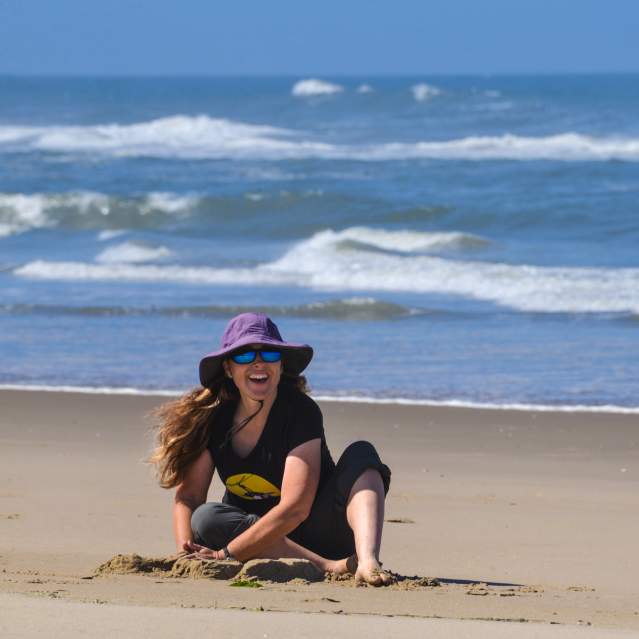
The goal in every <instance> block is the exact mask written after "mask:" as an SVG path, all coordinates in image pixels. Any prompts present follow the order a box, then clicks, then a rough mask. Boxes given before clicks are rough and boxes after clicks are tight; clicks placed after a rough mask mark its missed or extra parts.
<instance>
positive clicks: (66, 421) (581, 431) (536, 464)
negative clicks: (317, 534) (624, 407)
mask: <svg viewBox="0 0 639 639" xmlns="http://www.w3.org/2000/svg"><path fill="white" fill-rule="evenodd" d="M162 401H165V398H157V397H135V396H114V395H111V396H107V395H91V394H75V393H47V392H30V391H0V407H1V409H0V608H1V609H2V610H3V611H6V614H2V615H0V635H2V636H3V637H4V636H7V637H9V636H15V637H30V636H36V635H37V634H38V633H40V634H42V632H46V629H47V628H48V624H50V623H51V616H50V615H52V614H55V619H56V620H57V621H56V623H60V624H67V625H66V626H65V628H66V634H67V636H76V635H80V634H81V628H82V627H83V624H84V625H85V626H91V627H92V628H94V627H96V625H100V627H102V628H103V630H102V631H101V632H102V633H103V635H104V636H106V635H107V633H112V632H113V631H115V630H116V629H117V628H119V629H121V630H123V631H125V632H127V633H128V635H129V636H148V633H147V632H146V631H145V628H146V629H148V627H150V625H153V624H155V625H157V624H161V626H162V630H161V631H158V632H157V633H156V636H158V637H160V636H172V635H171V629H174V631H175V632H177V631H178V629H179V628H182V629H183V628H184V627H185V626H186V625H189V624H192V627H193V628H197V627H200V625H199V624H203V625H202V627H210V628H211V629H215V628H216V627H220V626H218V625H216V624H223V623H225V622H224V620H225V619H231V618H232V619H237V621H234V622H233V624H234V627H235V626H237V628H238V629H242V636H243V637H245V636H260V637H262V636H263V635H264V633H266V632H267V628H271V629H272V631H273V632H276V631H277V628H278V627H279V626H278V624H283V626H282V627H284V628H285V627H287V625H288V624H295V626H296V628H299V631H298V630H296V635H297V636H309V637H311V636H324V635H325V634H326V630H327V629H328V628H334V629H335V632H336V633H343V635H344V636H346V635H347V634H350V635H352V634H353V632H357V631H359V632H360V634H367V635H368V636H381V634H379V635H378V634H375V633H376V632H378V631H379V632H381V631H382V630H383V629H386V630H384V632H385V634H388V633H389V632H397V633H401V634H402V636H418V635H419V636H423V635H424V634H426V633H429V634H430V636H435V637H436V636H440V635H439V634H437V633H440V632H441V633H442V634H441V636H448V637H451V636H452V637H455V636H460V637H462V636H491V637H499V636H502V635H501V634H499V633H500V632H502V631H501V628H504V629H505V630H504V631H503V632H504V634H503V636H506V632H507V633H508V636H515V637H529V636H530V637H532V636H539V637H546V636H548V637H553V636H557V637H562V636H566V637H567V636H581V635H582V634H583V635H584V636H595V634H594V633H593V629H597V634H596V636H597V637H604V636H606V637H607V636H620V637H621V636H637V635H638V634H639V581H638V580H637V574H639V554H638V553H637V552H636V547H637V542H636V540H637V539H639V490H638V489H639V417H638V416H637V415H618V414H604V413H601V414H597V413H551V412H538V413H535V412H526V411H499V410H479V409H463V408H440V407H423V406H392V405H371V404H355V403H345V402H343V403H342V402H322V403H321V406H322V410H323V412H324V417H325V428H326V433H327V439H328V443H329V447H330V449H331V451H332V453H333V456H334V457H338V456H339V454H340V452H341V450H342V449H343V448H344V447H345V446H346V445H347V444H348V443H349V442H351V441H354V440H356V439H360V438H366V439H369V440H370V441H372V442H373V443H374V444H375V445H376V446H377V447H378V450H379V451H380V452H381V454H382V457H383V459H384V461H385V462H386V463H387V464H389V466H391V468H392V470H393V480H392V486H391V491H390V493H389V497H388V500H387V512H386V519H387V524H386V526H385V531H384V542H383V549H382V560H383V561H384V567H385V568H388V569H390V570H392V571H394V572H396V573H397V574H398V575H400V576H401V577H411V578H413V581H410V584H411V585H410V587H408V585H407V584H409V581H405V582H404V585H405V586H406V587H400V585H401V584H400V585H398V586H397V587H393V588H386V589H374V588H369V587H356V586H355V584H354V583H352V581H348V580H346V581H324V580H322V581H313V580H310V579H306V578H304V574H302V576H297V577H291V579H289V580H288V581H280V582H276V581H270V579H269V578H268V576H269V574H276V573H277V571H276V572H275V573H273V570H274V568H273V567H272V566H271V567H270V568H269V567H267V568H263V567H262V568H260V570H262V572H261V573H259V574H260V575H261V576H260V577H259V578H256V577H255V576H252V577H250V578H249V581H250V580H253V581H256V582H258V583H259V587H247V586H240V587H232V586H231V583H233V579H232V578H231V577H229V578H213V577H212V576H211V575H210V574H209V575H208V576H207V575H204V576H202V575H199V578H197V577H198V575H191V574H186V573H187V572H188V571H186V572H185V571H183V572H182V574H178V575H175V574H169V572H166V574H165V573H163V572H161V571H160V572H152V571H151V572H149V571H144V570H132V571H129V572H127V573H126V574H122V571H120V572H117V571H110V572H109V571H106V572H103V573H102V574H97V573H96V570H97V568H98V567H99V566H100V565H102V564H104V563H105V562H107V561H109V560H110V559H111V558H112V557H114V556H116V555H118V554H122V555H128V556H130V555H132V554H137V555H139V556H140V557H141V558H143V560H145V559H147V558H154V557H155V558H166V557H170V555H171V554H172V553H173V552H174V542H173V538H172V533H171V523H170V515H171V503H172V493H171V492H170V491H165V490H162V489H160V488H159V487H157V485H156V483H155V481H154V478H153V475H152V471H151V469H150V468H149V467H148V466H146V465H145V464H144V463H143V461H142V460H143V459H144V458H145V457H146V455H147V454H148V452H149V450H150V448H151V437H150V434H149V431H148V428H149V422H148V421H147V420H145V415H146V414H147V413H148V411H149V410H150V409H151V408H153V407H154V406H156V405H157V404H158V403H161V402H162ZM220 488H221V487H220V485H219V479H217V477H216V478H214V481H213V484H212V489H211V491H210V493H209V499H218V498H220V496H221V490H220ZM269 571H271V573H269ZM196 572H197V571H196ZM264 575H266V577H264ZM307 576H308V575H307ZM426 578H430V579H426ZM183 608H188V609H189V610H183ZM51 610H53V611H54V612H50V611H51ZM109 611H111V613H112V614H111V615H110V614H109ZM116 611H117V614H116ZM255 611H259V612H260V613H262V614H260V615H256V614H254V612H255ZM301 613H317V614H312V615H308V614H305V615H301ZM226 615H231V617H227V616H226ZM389 615H392V616H393V617H392V619H390V618H388V616H389ZM107 617H110V618H112V619H117V620H118V621H117V622H116V621H111V622H110V623H104V625H103V621H102V618H107ZM436 617H443V618H444V620H439V619H435V618H436ZM283 619H284V621H282V620H283ZM286 619H289V621H286ZM39 620H40V621H39ZM65 620H66V621H65ZM459 620H464V621H459ZM497 621H499V623H497ZM229 623H230V622H229ZM38 624H40V626H38ZM113 624H115V625H113ZM117 624H120V625H119V626H117ZM389 624H390V625H389ZM438 624H439V625H438ZM441 624H449V625H447V626H446V627H445V628H444V625H441ZM450 624H452V625H450ZM460 624H461V625H460ZM468 624H470V625H468ZM116 626H117V628H116ZM189 629H191V625H189ZM322 629H323V630H322ZM161 632H166V633H167V634H161ZM238 632H239V630H238ZM251 632H253V633H255V634H251ZM535 633H536V634H535ZM604 633H605V634H604ZM54 634H55V633H54ZM58 634H59V633H58ZM103 635H99V634H98V635H96V636H103ZM228 636H235V635H233V634H229V635H228ZM237 636H239V634H238V635H237Z"/></svg>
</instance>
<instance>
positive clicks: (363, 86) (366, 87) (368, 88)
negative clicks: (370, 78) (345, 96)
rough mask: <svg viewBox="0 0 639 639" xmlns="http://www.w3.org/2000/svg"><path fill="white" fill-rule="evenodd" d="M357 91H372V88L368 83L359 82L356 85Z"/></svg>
mask: <svg viewBox="0 0 639 639" xmlns="http://www.w3.org/2000/svg"><path fill="white" fill-rule="evenodd" d="M356 90H357V93H373V91H374V89H373V87H372V86H371V85H370V84H360V85H359V86H358V87H357V89H356Z"/></svg>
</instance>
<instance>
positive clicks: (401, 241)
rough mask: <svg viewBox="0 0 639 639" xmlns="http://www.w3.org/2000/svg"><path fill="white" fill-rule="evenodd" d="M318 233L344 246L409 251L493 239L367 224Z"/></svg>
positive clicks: (323, 238) (469, 244) (477, 244)
mask: <svg viewBox="0 0 639 639" xmlns="http://www.w3.org/2000/svg"><path fill="white" fill-rule="evenodd" d="M315 237H316V238H317V240H316V241H319V242H324V241H328V242H329V243H335V244H336V245H337V246H342V245H343V243H347V246H348V242H356V243H357V244H359V245H362V246H366V245H368V246H371V247H375V248H379V249H385V250H388V251H397V252H407V253H410V252H424V251H440V250H446V249H459V248H464V247H468V246H481V245H486V244H488V243H489V242H488V240H486V239H484V238H482V237H479V236H478V235H471V234H470V233H459V232H457V231H449V232H439V233H435V232H430V233H429V232H423V231H409V230H400V231H388V230H385V229H376V228H369V227H365V226H352V227H350V228H347V229H344V230H343V231H338V232H335V231H323V232H322V233H319V234H318V235H316V236H315Z"/></svg>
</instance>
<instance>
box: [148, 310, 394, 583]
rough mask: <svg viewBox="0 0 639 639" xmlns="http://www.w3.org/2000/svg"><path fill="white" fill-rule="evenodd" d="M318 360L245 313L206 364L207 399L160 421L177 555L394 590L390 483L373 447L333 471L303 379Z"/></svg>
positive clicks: (200, 394) (351, 451) (176, 408)
mask: <svg viewBox="0 0 639 639" xmlns="http://www.w3.org/2000/svg"><path fill="white" fill-rule="evenodd" d="M312 357H313V349H312V348H311V347H310V346H308V345H307V344H293V343H290V342H285V341H284V340H283V339H282V336H281V335H280V332H279V330H278V328H277V326H276V325H275V324H274V323H273V322H272V321H271V320H270V319H269V318H268V317H267V316H266V315H263V314H256V313H243V314H242V315H238V316H237V317H235V318H233V319H232V320H231V321H230V322H229V324H228V325H227V327H226V330H225V331H224V335H223V336H222V343H221V348H220V349H219V350H217V351H215V352H213V353H210V354H209V355H207V356H205V357H204V358H203V359H202V360H201V362H200V381H201V382H202V388H197V389H194V390H193V391H191V392H190V393H187V394H186V395H184V396H183V397H182V398H180V399H178V400H177V401H174V402H170V403H168V404H165V405H164V406H162V407H160V408H159V409H158V413H157V414H158V416H159V417H160V420H161V421H160V424H159V428H158V447H157V448H156V450H155V452H154V454H153V456H152V458H151V461H152V462H153V463H155V464H156V465H157V469H158V474H159V479H160V485H161V486H163V487H164V488H173V487H176V488H177V490H176V495H175V504H174V508H173V528H174V532H175V540H176V544H177V548H178V552H183V551H186V552H188V553H191V554H192V555H193V556H195V557H199V558H213V559H230V558H233V559H239V560H240V561H246V560H248V559H253V558H257V557H271V558H279V557H294V558H302V559H308V560H309V561H311V562H313V563H314V564H315V565H316V566H317V567H319V568H320V569H321V570H323V571H325V572H330V573H335V574H340V573H346V572H353V573H354V574H355V577H356V579H357V580H359V581H363V582H366V583H369V584H371V585H375V586H380V585H385V584H388V583H390V582H391V581H392V577H391V575H390V574H389V573H387V572H385V571H383V570H382V569H381V562H380V559H379V552H380V545H381V537H382V526H383V521H384V499H385V496H386V493H387V492H388V488H389V485H390V474H391V473H390V470H389V468H388V467H387V466H386V465H385V464H383V463H382V461H381V460H380V458H379V455H378V454H377V451H376V450H375V448H374V447H373V446H372V445H371V444H370V443H369V442H366V441H358V442H355V443H354V444H351V445H350V446H349V447H348V448H347V449H346V450H345V451H344V453H343V454H342V456H341V457H340V459H339V461H338V462H337V464H335V463H334V462H333V459H332V457H331V454H330V452H329V450H328V447H327V445H326V438H325V435H324V427H323V419H322V413H321V411H320V409H319V407H318V406H317V404H316V403H315V402H314V401H313V400H312V399H311V398H310V397H309V396H308V395H307V394H306V392H307V386H306V379H305V378H304V377H303V376H302V375H301V373H302V371H303V370H304V369H305V368H306V366H307V365H308V364H309V362H310V361H311V358H312ZM216 468H217V471H218V474H219V476H220V478H221V479H222V482H223V483H224V485H225V488H226V492H225V494H224V498H223V502H222V503H211V502H209V503H206V497H207V494H208V489H209V485H210V483H211V480H212V478H213V473H214V471H215V469H216Z"/></svg>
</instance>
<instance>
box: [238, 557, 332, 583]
mask: <svg viewBox="0 0 639 639" xmlns="http://www.w3.org/2000/svg"><path fill="white" fill-rule="evenodd" d="M237 576H238V579H259V580H260V581H274V582H277V583H283V582H286V581H292V580H293V579H301V580H304V581H322V580H323V579H324V573H323V572H322V571H321V570H320V569H319V568H316V567H315V566H314V565H313V564H312V563H311V562H310V561H306V560H305V559H252V560H251V561H247V562H246V563H245V564H244V567H243V568H242V570H240V572H239V574H238V575H237Z"/></svg>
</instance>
